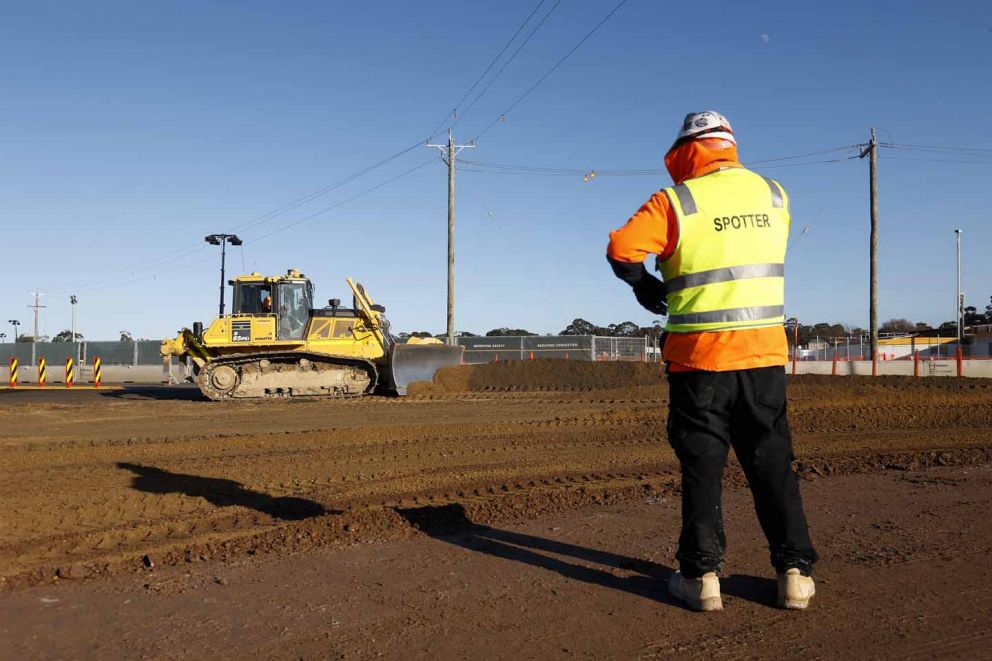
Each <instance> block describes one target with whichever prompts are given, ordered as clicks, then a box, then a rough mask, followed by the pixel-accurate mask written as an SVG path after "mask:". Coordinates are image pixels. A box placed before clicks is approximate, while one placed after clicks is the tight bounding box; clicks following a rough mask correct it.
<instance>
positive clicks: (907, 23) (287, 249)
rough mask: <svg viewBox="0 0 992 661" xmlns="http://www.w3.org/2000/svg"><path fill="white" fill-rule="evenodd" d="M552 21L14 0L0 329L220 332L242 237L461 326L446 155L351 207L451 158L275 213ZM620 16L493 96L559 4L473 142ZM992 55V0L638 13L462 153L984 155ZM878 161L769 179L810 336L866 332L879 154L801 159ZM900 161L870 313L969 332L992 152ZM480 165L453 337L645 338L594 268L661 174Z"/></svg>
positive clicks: (97, 335)
mask: <svg viewBox="0 0 992 661" xmlns="http://www.w3.org/2000/svg"><path fill="white" fill-rule="evenodd" d="M536 4H537V0H501V1H500V2H495V1H492V2H488V1H482V0H479V1H473V2H464V1H456V0H424V1H422V2H416V3H412V2H396V1H383V2H377V3H358V2H348V3H346V2H325V1H312V2H303V1H295V2H294V1H288V2H260V1H250V0H249V1H246V2H230V1H225V2H201V1H200V0H189V1H185V2H159V3H149V2H132V1H130V0H121V1H119V2H101V1H94V2H86V3H71V2H64V1H63V2H48V1H45V0H35V1H33V2H9V1H8V2H4V3H3V5H4V6H3V12H2V14H3V19H2V20H0V200H2V204H0V223H2V237H3V239H2V241H3V254H4V260H3V264H4V268H3V273H4V274H5V276H6V277H5V280H6V283H5V284H6V287H5V291H4V294H3V295H2V296H0V314H2V315H3V317H2V319H0V322H5V321H6V320H7V319H10V318H18V319H20V320H21V321H22V322H24V325H22V327H21V330H22V331H23V330H27V331H28V332H30V319H31V316H30V315H31V312H30V310H29V309H27V307H26V306H27V305H28V304H29V303H31V297H30V296H29V294H28V292H29V291H32V290H34V289H36V288H38V289H40V290H41V291H43V292H46V293H47V296H45V297H43V302H44V303H45V304H46V305H48V308H47V309H46V310H45V311H44V312H43V315H42V332H43V333H47V334H54V333H56V332H58V331H59V330H61V329H63V328H67V327H68V325H69V317H70V308H69V303H68V296H69V294H71V293H75V294H77V295H78V297H79V301H80V303H79V330H80V332H82V333H84V334H85V335H86V336H87V337H88V338H90V339H111V338H114V337H116V334H117V331H119V330H128V331H131V332H132V333H133V334H134V335H135V337H147V338H156V339H157V338H161V337H163V336H165V335H171V334H174V332H175V331H176V330H177V329H178V328H180V327H181V326H184V325H187V326H188V325H190V324H191V323H192V322H193V321H195V320H202V321H209V320H210V319H211V318H212V317H213V315H214V314H216V304H217V286H218V280H219V274H218V268H219V261H220V260H219V257H220V256H219V254H218V253H219V249H218V248H216V247H212V246H209V245H207V244H205V243H204V242H203V236H204V235H205V234H208V233H212V232H223V231H228V230H232V229H234V230H235V231H237V232H238V233H239V235H240V236H241V237H242V238H244V239H245V241H246V242H245V245H244V247H243V250H242V249H233V250H232V251H231V252H230V253H229V260H228V265H229V267H230V268H229V271H228V273H229V275H230V274H233V273H237V272H241V271H251V270H258V271H263V272H271V273H277V272H282V271H284V270H285V269H287V268H289V267H298V268H300V269H302V270H303V271H304V272H305V273H307V274H308V275H310V276H311V277H313V278H314V280H315V283H316V287H317V296H318V300H320V301H323V300H326V299H327V298H330V297H340V298H342V299H347V298H349V297H348V296H346V295H345V285H344V278H345V277H346V276H349V275H350V276H353V277H355V278H356V279H358V280H361V281H363V282H364V283H365V284H366V286H367V288H368V290H369V292H370V293H371V294H372V296H373V297H374V298H375V299H376V300H377V302H381V303H383V304H385V305H386V307H387V313H388V316H389V317H390V318H391V319H392V321H393V324H394V328H396V329H399V330H421V329H426V330H431V331H434V332H441V331H443V329H444V319H445V317H444V314H445V289H444V286H445V250H446V243H445V232H446V229H445V214H446V192H447V189H446V174H445V167H444V165H443V164H441V163H440V162H439V161H435V162H431V163H429V164H428V165H426V166H424V167H422V168H420V169H418V170H415V171H413V172H412V173H410V174H408V175H406V176H404V177H401V178H399V179H397V180H396V181H393V182H391V183H387V184H385V185H382V186H381V187H380V188H378V189H376V190H374V191H372V192H369V193H368V194H365V195H363V196H361V197H357V198H355V199H354V200H352V201H350V202H346V203H344V204H342V202H345V201H346V200H348V199H349V198H352V197H354V196H356V195H358V194H360V193H362V192H363V191H367V190H368V189H370V188H372V187H375V186H378V185H380V184H382V183H383V182H385V181H387V180H389V179H391V178H393V177H396V176H397V175H399V174H401V173H403V172H405V171H408V170H410V169H411V168H414V167H415V166H417V165H420V164H422V163H425V162H427V161H428V160H429V159H430V158H432V157H434V158H435V159H436V156H437V154H436V150H431V149H427V148H424V147H417V148H415V149H412V150H410V151H409V152H407V153H406V154H403V155H402V156H400V157H398V158H396V159H395V160H393V161H390V162H389V163H388V164H386V165H384V166H382V167H379V168H377V169H374V170H372V171H371V172H369V173H367V174H365V175H364V176H361V177H359V178H357V179H354V180H353V181H350V182H348V183H346V184H344V185H342V186H340V187H338V188H335V189H334V190H331V191H328V192H326V193H324V194H322V195H320V196H317V197H315V198H314V199H312V200H310V201H306V202H304V203H302V204H300V205H299V206H296V207H294V208H291V209H289V210H286V211H285V212H284V213H281V214H279V215H268V216H267V215H266V214H268V213H269V212H273V211H275V210H278V209H280V208H283V207H285V205H288V204H290V203H293V202H295V201H297V200H300V199H301V198H304V196H306V195H308V194H310V193H312V192H314V191H318V190H320V189H322V188H323V187H326V186H328V185H329V184H332V183H334V182H336V181H338V180H340V179H342V178H343V177H347V176H348V175H350V174H353V173H355V172H358V171H360V170H362V169H363V168H365V167H366V166H369V165H372V164H374V163H376V162H378V161H380V160H382V159H384V158H386V157H388V156H390V155H393V154H395V153H397V152H399V151H400V150H402V149H403V148H405V147H409V146H412V145H414V144H415V143H417V142H418V141H423V140H424V139H425V138H427V136H428V135H429V134H430V133H431V131H432V130H433V129H434V128H435V127H436V126H438V124H439V123H440V122H441V121H442V120H443V119H444V118H445V116H446V115H448V114H449V113H450V111H451V109H452V107H453V106H454V105H455V104H456V103H457V102H458V100H459V99H460V98H462V96H463V94H464V93H465V92H466V90H467V89H468V88H469V86H470V85H471V84H472V83H473V82H474V81H475V80H476V79H477V77H478V76H479V74H480V73H482V71H483V70H484V69H485V68H486V66H487V65H488V64H489V62H490V61H491V60H492V58H493V57H494V56H495V55H496V54H497V53H498V52H499V50H500V49H501V48H502V47H503V45H504V44H505V43H506V42H507V40H508V39H509V38H510V37H511V35H513V33H514V31H515V30H517V28H518V27H519V26H520V24H521V23H522V22H523V20H524V19H525V18H526V17H527V16H528V14H530V12H531V11H532V10H533V9H534V7H535V5H536ZM615 4H616V1H615V0H600V1H593V0H563V1H561V2H560V3H559V4H558V5H557V6H556V5H555V0H546V1H545V2H544V3H543V5H542V6H541V7H540V8H539V9H538V11H537V13H536V14H535V17H534V18H533V19H532V20H531V22H530V23H528V25H527V27H525V29H524V30H523V32H522V33H521V35H520V37H518V39H517V41H516V42H515V43H514V45H512V46H511V47H510V48H509V49H508V51H507V52H506V53H505V54H504V56H503V59H502V60H501V61H500V63H498V64H497V65H496V66H495V67H494V69H493V70H492V71H491V72H490V76H491V75H492V74H493V73H495V71H497V70H499V69H500V67H501V66H502V62H503V61H505V59H506V58H507V57H508V56H509V55H510V54H511V53H513V52H514V50H515V49H516V47H517V45H519V44H520V42H521V40H522V39H523V38H524V37H525V36H526V35H527V34H529V31H530V29H531V28H533V26H535V25H536V24H537V21H539V20H540V19H541V18H542V17H543V16H544V15H545V14H546V13H547V12H548V11H549V10H551V9H552V7H554V11H552V12H551V14H550V15H549V16H548V17H547V19H546V20H545V22H544V23H543V24H542V25H541V27H540V29H539V30H538V31H537V32H535V33H534V35H533V37H532V38H531V39H530V41H529V42H528V43H527V44H526V46H525V47H524V48H522V49H521V50H520V51H519V54H518V55H517V56H516V58H515V59H514V60H513V61H512V62H511V63H510V64H509V65H508V66H507V67H506V68H505V70H503V72H502V74H501V75H500V76H499V78H498V79H496V81H495V82H494V83H493V84H492V86H491V87H489V89H488V90H487V91H486V93H485V94H484V95H483V96H482V97H481V98H480V100H479V101H478V103H476V104H475V105H474V106H473V107H472V108H471V109H470V110H469V111H468V112H467V113H463V114H459V117H460V119H459V122H458V124H457V125H456V126H455V137H456V139H458V140H459V141H467V140H469V139H470V138H472V137H474V136H475V135H477V134H478V133H479V132H480V131H481V130H482V129H483V128H485V127H486V126H487V125H489V124H490V123H491V122H493V121H494V120H499V118H500V116H501V113H502V112H503V111H504V110H505V109H506V108H507V107H508V106H510V104H511V103H512V102H513V101H514V100H515V99H516V98H517V97H519V96H520V94H521V93H523V92H524V91H525V90H526V89H528V88H529V87H530V86H531V85H532V84H533V83H534V82H535V81H536V80H537V79H538V78H540V76H542V75H543V74H544V73H545V72H546V71H547V70H548V69H550V68H551V66H552V65H554V63H555V62H557V61H558V60H559V58H560V57H561V56H563V55H564V54H565V53H566V52H568V50H569V49H571V48H572V47H573V46H574V45H575V44H576V43H577V42H578V41H579V40H580V39H581V38H582V37H583V36H584V35H585V34H586V33H588V32H589V30H591V29H592V28H593V27H594V26H595V25H596V24H597V23H598V22H599V21H600V20H601V19H602V18H603V17H604V16H605V15H606V14H607V12H608V11H609V10H610V9H612V8H613V7H614V6H615ZM990 65H992V3H990V2H988V1H987V0H974V1H959V2H954V1H944V2H936V1H934V2H923V1H903V2H895V1H891V2H882V1H878V2H863V1H862V2H853V1H845V2H840V1H836V0H833V1H830V2H801V3H797V2H748V3H740V2H733V3H732V2H726V3H697V4H692V3H689V4H686V3H669V2H658V1H657V0H628V2H626V4H625V5H624V6H623V7H622V8H621V9H620V10H619V11H618V12H617V13H616V14H615V15H614V16H613V17H612V18H611V19H610V20H609V21H608V22H606V23H605V24H604V25H603V26H602V28H601V29H600V30H599V31H598V32H596V33H595V34H594V35H593V36H592V37H591V38H590V39H589V40H588V41H586V42H585V43H584V44H583V45H582V46H581V47H580V48H579V49H578V50H577V51H576V52H575V53H574V54H573V55H572V56H571V57H570V58H569V59H567V60H566V61H565V62H564V64H563V65H562V66H561V67H560V68H559V69H557V70H556V71H555V72H554V73H553V74H552V75H551V76H549V77H548V78H547V79H546V80H545V81H544V82H543V83H542V84H541V85H540V86H539V87H537V88H536V89H535V90H534V91H533V92H532V93H531V94H530V95H529V96H527V97H526V98H525V99H524V100H523V101H522V102H521V103H520V104H519V105H517V106H516V107H515V108H514V109H513V110H512V112H510V113H509V114H508V115H506V117H505V119H504V120H502V121H497V122H496V124H495V125H493V126H492V128H491V130H489V131H487V132H485V133H484V134H483V135H482V136H481V137H480V138H479V140H478V141H477V147H476V149H474V150H471V151H470V152H465V153H464V154H463V157H465V158H467V159H471V160H476V161H483V162H487V163H505V164H514V165H523V166H528V167H548V168H571V169H576V170H579V171H582V170H584V169H586V168H588V169H596V170H608V169H617V170H631V169H652V168H661V167H663V166H662V156H663V154H664V152H665V150H666V149H667V147H668V146H669V145H670V144H671V141H672V139H673V137H674V134H675V131H676V129H677V127H678V125H679V123H680V122H681V119H682V117H683V115H684V114H685V113H686V112H688V111H692V110H702V109H716V110H719V111H720V112H722V113H724V114H725V115H726V116H727V117H728V118H729V119H730V121H731V122H732V123H733V125H734V128H735V130H736V132H737V136H738V140H739V144H740V151H741V156H742V158H743V159H744V160H745V161H755V160H765V159H773V158H778V157H784V156H795V155H799V154H804V153H808V152H816V151H820V150H826V149H832V148H835V147H844V146H847V145H853V144H855V143H860V142H864V141H866V140H867V137H868V133H869V129H870V128H871V127H873V126H874V127H878V129H879V137H880V139H881V140H882V141H883V142H889V143H897V144H911V145H934V146H961V147H967V148H972V149H992V128H990V121H989V120H990V109H992V85H990V84H989V80H990V68H992V66H990ZM486 84H487V83H486V82H485V81H484V82H483V83H482V85H481V86H480V87H478V88H477V89H476V91H478V90H479V89H481V88H482V87H484V86H485V85H486ZM470 98H471V97H470ZM463 106H464V104H463ZM439 137H440V136H439ZM856 153H857V152H856V149H847V150H839V151H835V152H830V153H827V154H822V155H816V156H812V157H807V158H805V159H791V160H786V161H777V162H775V163H770V164H769V165H788V167H776V168H775V169H767V170H762V172H763V173H764V174H766V175H768V176H773V177H775V178H776V179H778V180H779V181H781V182H782V184H783V185H784V186H785V187H786V188H787V189H788V190H789V192H790V194H791V196H792V210H793V228H794V240H793V242H792V245H791V249H790V256H789V265H788V284H787V312H788V314H789V315H790V316H791V315H796V316H798V317H799V318H800V320H802V321H804V322H806V321H809V322H812V321H830V322H833V321H840V322H843V323H850V324H861V325H863V324H866V323H867V314H868V313H867V301H868V284H867V280H868V169H867V162H866V161H865V160H857V159H853V160H843V161H840V162H834V163H822V162H815V163H813V164H810V165H795V164H796V163H804V162H814V161H824V160H828V159H833V158H844V157H846V156H850V155H853V154H856ZM881 155H882V159H881V160H880V175H879V195H880V204H879V206H880V216H881V249H880V318H881V319H882V320H885V319H888V318H890V317H908V318H909V319H911V320H912V321H930V322H939V321H943V320H946V319H950V318H952V317H953V305H954V300H953V299H954V254H955V253H954V235H953V228H955V227H961V228H963V229H964V236H965V239H966V240H965V250H964V258H965V260H964V261H965V268H964V289H965V291H966V293H967V296H968V300H969V303H971V304H974V305H976V306H978V307H979V308H984V306H985V304H986V302H988V297H989V295H990V294H992V260H989V259H988V257H987V256H988V255H989V254H992V228H990V218H992V214H990V211H989V207H990V204H989V185H988V183H987V182H988V181H989V178H990V176H992V151H987V152H968V153H966V152H959V151H938V150H919V149H916V150H908V149H885V150H882V151H881ZM469 169H470V166H466V168H465V171H463V172H460V173H459V176H458V191H457V192H458V199H457V207H458V211H457V230H456V231H457V248H458V254H457V257H458V263H457V296H458V299H457V327H458V329H459V330H468V331H474V332H476V333H481V332H485V331H486V330H488V329H490V328H493V327H495V326H504V325H505V326H513V327H524V328H528V329H530V330H533V331H536V332H557V331H559V330H561V329H562V328H564V327H565V326H566V325H567V324H568V323H569V321H571V320H572V319H573V318H575V317H583V318H586V319H589V320H591V321H594V322H596V323H599V324H604V325H605V324H608V323H612V322H620V321H624V320H627V319H629V320H633V321H635V322H637V323H640V324H648V323H650V322H651V321H652V316H651V315H650V314H649V313H647V312H646V311H644V310H642V309H640V308H639V307H638V306H637V305H636V303H635V302H634V299H633V296H632V295H631V294H630V293H629V289H628V288H627V286H626V285H625V284H623V283H622V282H620V281H619V280H616V279H615V278H614V277H613V275H612V273H611V272H610V270H609V268H608V266H607V264H606V261H605V259H604V249H605V244H606V241H607V234H608V232H609V230H610V229H612V228H614V227H616V226H618V225H620V224H622V223H623V222H624V221H625V220H626V219H627V217H629V215H630V214H631V213H632V212H633V211H634V210H636V208H637V207H638V206H639V205H640V204H641V203H642V202H643V201H644V200H645V199H647V198H648V197H649V196H650V195H651V194H652V193H653V192H654V191H656V190H658V189H659V188H661V187H663V186H666V185H669V184H670V181H669V179H668V177H667V175H662V174H658V175H652V176H615V177H611V176H600V177H597V178H596V179H595V180H594V181H590V182H588V183H585V182H583V181H582V177H581V176H580V175H578V174H576V175H570V176H538V175H521V174H516V173H512V172H511V173H509V174H499V173H495V172H472V171H469ZM335 205H339V206H337V208H334V209H331V210H329V211H327V212H325V213H321V214H318V213H317V212H319V211H321V210H323V209H326V208H328V207H332V206H335ZM315 214H316V215H315ZM304 219H306V220H304ZM293 223H295V224H293ZM291 224H293V225H292V226H290V225H291ZM807 226H808V227H810V229H809V230H808V231H807V232H806V233H805V234H803V235H802V236H801V237H800V236H799V232H800V231H801V229H802V228H804V227H807ZM287 227H288V229H284V228H287ZM0 330H3V331H4V332H7V333H8V336H9V334H10V328H9V325H8V324H5V323H3V324H2V329H0Z"/></svg>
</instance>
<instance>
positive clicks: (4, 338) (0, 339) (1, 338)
mask: <svg viewBox="0 0 992 661" xmlns="http://www.w3.org/2000/svg"><path fill="white" fill-rule="evenodd" d="M0 342H3V343H4V344H7V334H6V333H0Z"/></svg>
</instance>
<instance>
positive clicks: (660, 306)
mask: <svg viewBox="0 0 992 661" xmlns="http://www.w3.org/2000/svg"><path fill="white" fill-rule="evenodd" d="M665 296H666V294H665V283H664V282H662V281H661V280H659V279H658V278H656V277H654V276H653V275H648V274H647V273H645V274H644V277H642V278H641V279H640V280H638V281H637V284H635V285H634V297H635V298H637V302H638V303H640V304H641V307H643V308H644V309H645V310H647V311H648V312H653V313H654V314H668V303H666V302H665Z"/></svg>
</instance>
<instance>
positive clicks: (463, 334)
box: [455, 331, 479, 337]
mask: <svg viewBox="0 0 992 661" xmlns="http://www.w3.org/2000/svg"><path fill="white" fill-rule="evenodd" d="M455 337H479V336H478V335H476V334H475V333H470V332H469V331H458V332H457V333H455Z"/></svg>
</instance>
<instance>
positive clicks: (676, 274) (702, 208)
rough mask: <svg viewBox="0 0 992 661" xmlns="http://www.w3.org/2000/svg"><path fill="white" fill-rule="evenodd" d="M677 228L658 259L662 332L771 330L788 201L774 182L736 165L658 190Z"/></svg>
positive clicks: (779, 312) (781, 290)
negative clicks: (668, 251) (664, 306)
mask: <svg viewBox="0 0 992 661" xmlns="http://www.w3.org/2000/svg"><path fill="white" fill-rule="evenodd" d="M665 194H666V195H668V199H669V201H670V202H671V206H672V209H673V210H674V211H675V216H676V218H677V219H678V223H679V242H678V245H677V246H676V248H675V252H674V253H673V254H672V255H671V256H670V257H669V258H668V259H666V260H665V261H663V262H661V264H660V270H661V272H662V275H663V276H664V278H665V286H666V291H667V294H668V324H667V325H666V327H665V330H667V331H668V332H670V333H699V332H705V331H726V330H737V329H742V328H760V327H763V326H778V325H781V324H782V323H784V321H785V277H784V276H785V249H786V243H787V242H788V238H789V225H790V218H789V204H788V197H787V196H786V194H785V190H784V189H783V188H782V187H781V186H780V185H779V184H778V182H776V181H774V180H772V179H768V178H767V177H762V176H761V175H759V174H755V173H754V172H751V171H749V170H746V169H744V168H728V169H724V170H717V171H716V172H712V173H710V174H707V175H703V176H701V177H697V178H695V179H689V180H687V181H685V182H683V183H681V184H679V185H677V186H672V187H671V188H666V189H665Z"/></svg>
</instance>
